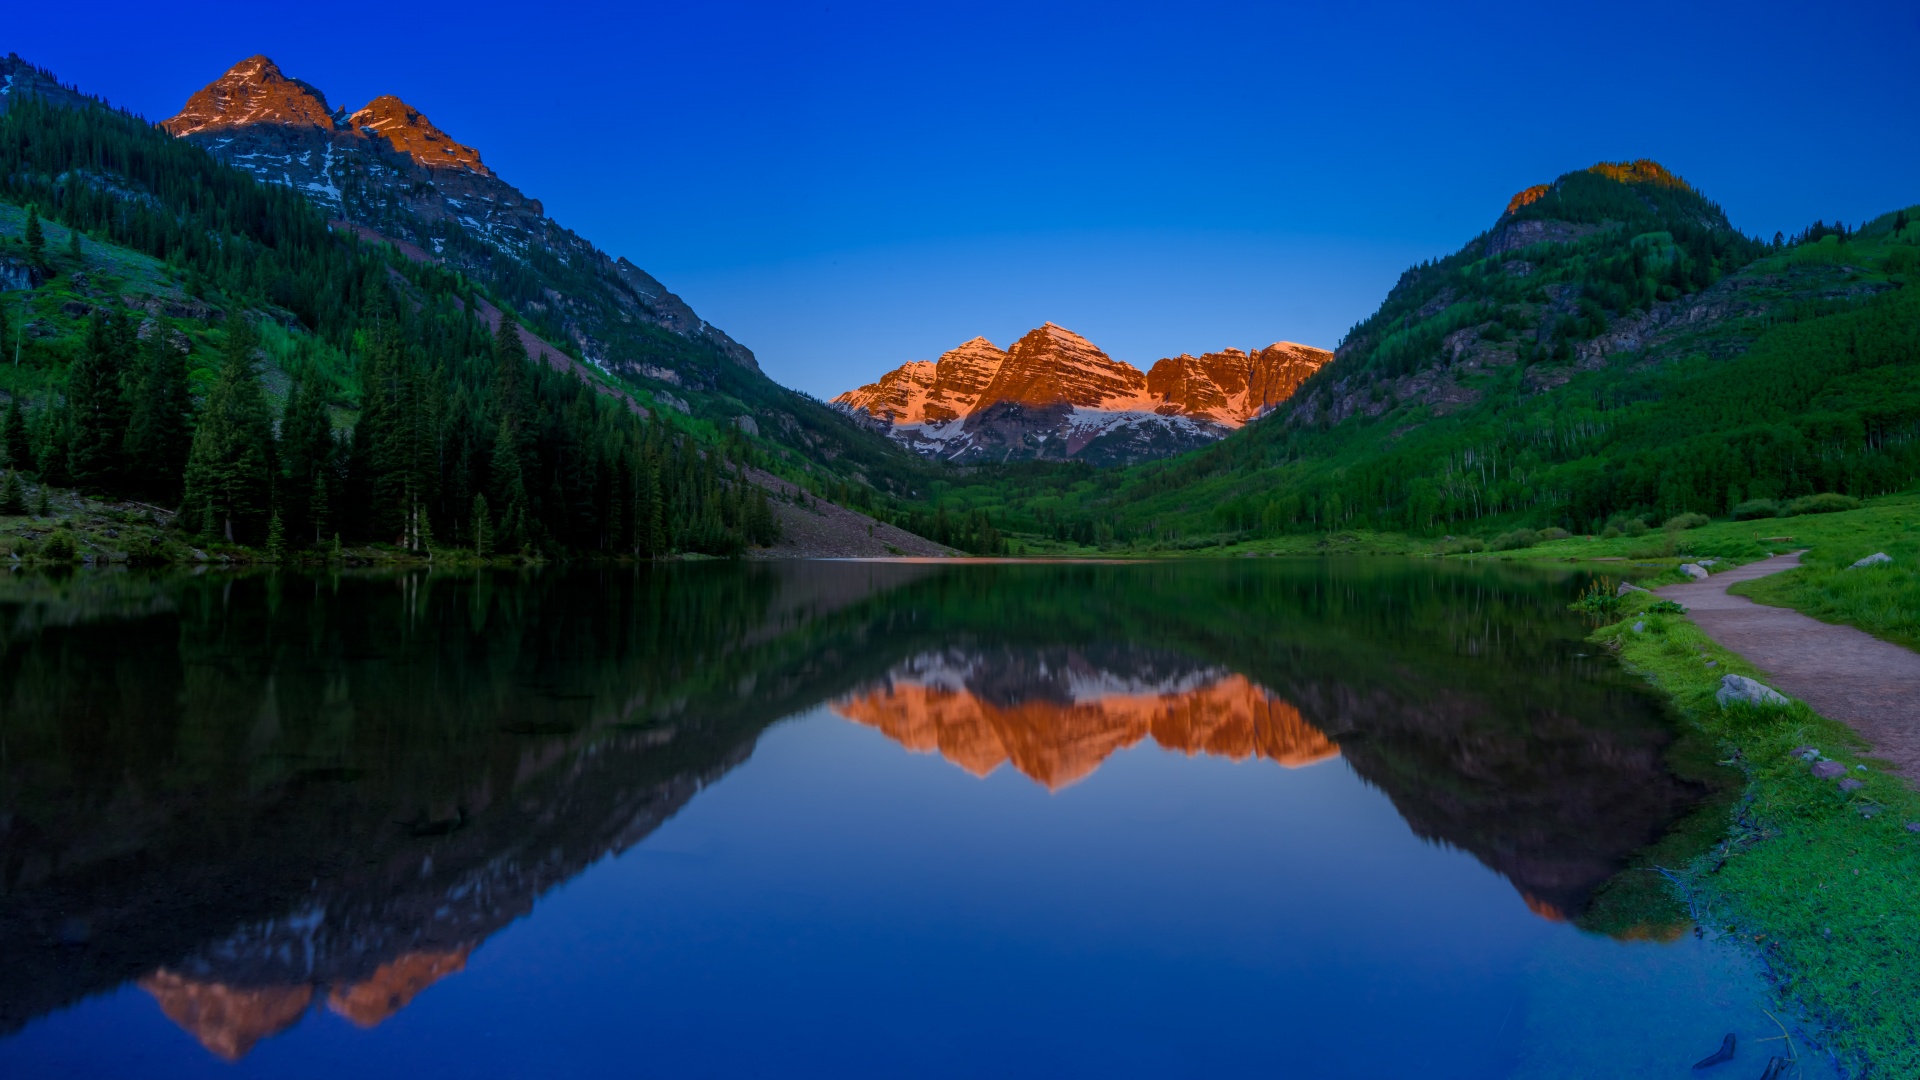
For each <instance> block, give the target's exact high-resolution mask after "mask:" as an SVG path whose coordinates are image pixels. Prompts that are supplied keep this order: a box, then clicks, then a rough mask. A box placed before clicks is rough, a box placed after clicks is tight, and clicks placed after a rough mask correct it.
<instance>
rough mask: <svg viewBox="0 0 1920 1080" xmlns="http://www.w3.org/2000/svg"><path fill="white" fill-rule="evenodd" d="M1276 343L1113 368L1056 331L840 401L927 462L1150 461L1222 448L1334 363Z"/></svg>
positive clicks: (910, 367) (875, 385) (898, 375)
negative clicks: (1216, 444)
mask: <svg viewBox="0 0 1920 1080" xmlns="http://www.w3.org/2000/svg"><path fill="white" fill-rule="evenodd" d="M1332 355H1333V354H1331V353H1329V352H1326V351H1325V350H1321V349H1315V348H1311V347H1309V346H1306V345H1296V344H1293V343H1291V342H1278V343H1276V344H1273V345H1270V346H1268V347H1266V348H1264V349H1259V350H1256V351H1254V352H1252V353H1247V352H1243V351H1241V350H1239V349H1226V350H1223V351H1221V352H1215V353H1206V354H1203V355H1201V356H1198V357H1195V356H1191V355H1188V354H1185V353H1183V354H1181V355H1180V356H1177V357H1172V358H1168V359H1163V360H1161V361H1159V362H1158V363H1156V364H1154V365H1153V368H1152V370H1151V371H1149V372H1147V373H1145V374H1142V373H1141V371H1140V369H1139V368H1136V367H1134V366H1133V365H1132V364H1129V363H1126V362H1125V361H1122V360H1115V359H1113V358H1112V357H1110V356H1108V355H1107V354H1106V353H1105V352H1103V351H1101V350H1100V348H1099V347H1098V346H1096V345H1094V344H1093V343H1092V342H1090V341H1088V340H1087V339H1086V338H1084V337H1081V336H1080V335H1079V334H1076V333H1074V332H1073V331H1071V330H1068V329H1066V328H1065V327H1061V326H1057V325H1055V324H1053V323H1046V324H1045V325H1043V326H1041V327H1039V328H1038V329H1035V330H1032V331H1030V332H1028V333H1027V334H1026V335H1025V336H1024V337H1022V338H1020V340H1018V341H1016V342H1014V344H1013V346H1012V347H1011V348H1009V349H1008V350H1007V351H1005V352H1002V351H1000V350H999V349H998V348H997V347H995V346H994V344H993V343H992V342H990V341H988V340H986V339H985V338H974V339H973V340H972V341H969V342H967V343H966V344H964V345H961V346H959V347H958V348H956V349H953V350H951V351H949V352H947V353H945V354H943V355H942V356H941V357H940V359H939V361H938V362H928V361H925V360H918V361H913V362H911V363H908V364H904V365H902V366H900V367H898V368H895V369H894V370H893V371H890V372H888V373H887V374H885V375H883V376H881V377H880V379H879V380H878V381H876V382H872V383H869V384H867V385H866V386H862V387H860V388H858V389H856V390H849V391H847V392H846V393H844V394H841V395H840V396H838V397H836V398H834V399H833V403H834V404H835V405H837V406H839V407H840V408H842V409H844V410H846V411H848V412H849V413H852V414H855V415H857V416H860V417H865V418H868V419H870V420H872V421H875V422H877V423H879V424H880V425H881V426H882V428H883V429H885V430H886V431H887V432H888V433H889V434H891V435H892V436H893V437H894V438H895V439H896V440H897V441H899V442H901V443H902V444H904V445H906V446H909V447H912V448H913V449H915V450H918V451H920V452H921V453H925V454H929V455H933V456H938V457H942V458H946V459H948V460H953V461H960V462H967V461H1004V460H1010V459H1028V458H1033V459H1061V458H1078V459H1081V460H1088V461H1093V462H1095V463H1099V464H1109V463H1120V462H1131V461H1141V460H1145V459H1148V458H1154V457H1163V456H1166V455H1169V454H1175V453H1179V452H1181V451H1183V450H1189V449H1192V448H1194V447H1196V446H1201V445H1205V444H1206V443H1209V442H1212V441H1213V440H1215V439H1218V438H1220V437H1222V436H1224V435H1226V434H1227V433H1228V432H1230V431H1232V430H1233V429H1234V428H1237V427H1239V426H1240V425H1242V424H1244V423H1246V422H1247V421H1249V420H1252V419H1255V418H1257V417H1259V416H1260V415H1261V414H1262V413H1264V412H1265V411H1266V410H1268V409H1271V408H1272V407H1273V406H1274V405H1276V404H1278V403H1280V402H1282V401H1285V400H1286V399H1287V397H1288V396H1290V395H1291V394H1292V393H1293V392H1294V390H1296V389H1298V388H1299V386H1300V384H1301V383H1302V382H1304V381H1305V380H1306V379H1307V377H1308V376H1310V375H1312V374H1313V373H1314V372H1315V371H1317V370H1319V368H1320V366H1321V365H1322V364H1325V363H1326V362H1327V361H1328V360H1330V359H1331V358H1332Z"/></svg>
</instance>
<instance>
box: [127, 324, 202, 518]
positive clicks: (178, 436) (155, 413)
mask: <svg viewBox="0 0 1920 1080" xmlns="http://www.w3.org/2000/svg"><path fill="white" fill-rule="evenodd" d="M140 353H141V355H140V359H139V362H138V364H137V365H136V367H135V370H134V371H133V372H132V373H131V375H130V378H129V380H128V381H129V382H130V383H131V386H130V387H129V397H130V398H131V406H132V408H131V415H130V416H129V418H128V421H127V439H126V452H127V467H128V473H129V474H130V477H129V483H130V486H131V487H132V489H133V490H135V491H137V492H139V493H140V495H141V497H143V498H147V499H152V500H154V501H155V502H159V503H162V504H170V503H173V502H174V501H175V500H177V499H178V498H179V497H180V477H181V474H182V473H183V472H185V471H186V467H187V451H188V450H189V449H190V448H191V447H192V445H193V431H192V429H191V428H189V426H188V423H187V413H188V410H189V409H191V408H192V407H193V399H192V396H191V392H190V390H189V388H188V384H187V358H186V355H185V354H184V353H183V352H181V351H180V349H179V348H178V347H177V346H176V345H175V344H174V337H173V333H172V331H170V330H169V329H168V328H167V326H166V324H165V323H163V322H160V321H158V320H156V321H155V322H154V324H153V329H152V332H151V333H150V334H149V336H148V337H147V346H146V348H144V349H142V350H140Z"/></svg>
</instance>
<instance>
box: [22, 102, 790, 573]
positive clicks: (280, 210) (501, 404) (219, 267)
mask: <svg viewBox="0 0 1920 1080" xmlns="http://www.w3.org/2000/svg"><path fill="white" fill-rule="evenodd" d="M0 204H11V205H4V206H0V231H3V232H4V234H5V241H4V247H0V275H4V276H5V277H6V278H7V279H8V281H9V282H11V283H13V284H16V285H23V286H28V287H27V288H21V289H18V290H16V291H13V292H8V293H0V301H4V302H0V310H4V312H5V315H4V321H0V336H4V339H5V340H6V341H8V342H9V344H10V345H11V348H10V349H9V353H10V355H9V356H8V363H7V364H6V365H5V366H4V367H3V368H0V389H4V390H5V391H6V393H7V397H8V402H7V408H6V413H5V417H4V421H5V424H4V431H0V446H4V448H5V451H6V457H5V462H4V463H5V465H6V466H7V468H8V470H9V473H8V476H7V479H6V480H5V481H4V487H0V513H6V512H18V510H19V509H20V504H22V503H23V502H24V501H25V491H26V485H25V484H23V483H22V475H23V474H24V475H25V476H26V477H27V479H28V480H30V481H32V482H34V484H35V486H36V487H38V485H39V484H40V482H44V483H46V484H52V485H72V486H75V487H78V488H79V489H81V490H82V491H85V492H88V493H92V494H97V495H104V496H111V497H118V498H140V499H145V500H154V501H157V502H159V503H161V504H163V505H164V506H166V507H169V508H171V507H172V506H173V505H174V501H175V500H179V505H180V507H181V513H180V515H179V519H178V524H179V525H180V526H181V527H182V528H184V529H185V530H186V531H187V532H188V533H189V534H196V535H199V536H201V537H204V538H207V539H209V540H217V541H232V542H236V543H245V544H252V545H264V546H266V547H268V548H269V549H282V550H284V549H290V548H293V547H297V546H305V545H314V544H322V545H324V544H327V543H329V542H331V540H332V539H333V538H334V537H336V536H343V537H346V538H349V539H369V540H379V541H383V542H389V543H394V544H397V545H399V546H401V547H405V548H411V549H425V548H426V546H427V545H428V543H429V541H430V540H432V539H434V538H436V537H437V538H438V539H439V541H440V542H442V543H457V544H459V545H461V546H464V547H468V548H473V549H478V550H480V551H482V552H489V551H492V552H521V551H525V552H529V553H533V552H539V553H548V554H560V553H568V552H576V553H606V554H635V555H641V556H646V555H653V554H661V553H665V552H667V551H671V550H682V551H698V552H708V553H713V554H726V553H731V552H734V551H738V550H740V549H741V548H742V547H743V546H745V545H746V544H749V543H766V542H769V541H770V540H771V539H772V533H773V530H774V529H775V525H774V518H773V515H772V514H771V512H770V510H769V508H768V505H767V502H766V497H765V493H764V492H762V491H761V490H760V489H758V488H754V487H752V486H750V485H748V484H746V483H744V482H742V481H741V480H740V479H738V477H737V468H738V466H737V464H736V462H740V463H744V462H747V461H749V460H752V459H755V458H756V456H757V455H756V451H754V450H753V449H751V448H750V447H749V446H748V445H747V443H746V441H745V439H744V437H738V436H736V437H735V438H733V439H732V440H731V441H730V442H729V443H725V444H723V443H722V442H720V441H718V440H713V439H710V440H709V442H708V445H707V446H706V447H705V448H702V447H701V446H699V445H697V444H696V441H695V439H694V438H693V436H692V435H691V434H689V433H688V432H686V431H683V430H680V429H677V428H675V427H674V426H673V425H671V424H668V423H666V422H663V421H661V420H660V419H659V418H657V417H653V418H649V417H646V416H643V415H641V414H640V413H639V412H638V411H636V410H634V409H633V408H631V407H630V406H629V405H628V404H627V403H626V402H625V400H624V399H622V398H620V397H617V396H614V395H609V394H603V393H599V392H596V387H595V386H594V385H593V384H592V383H591V382H590V381H587V380H583V379H582V378H581V377H580V376H579V375H577V374H575V373H571V372H561V371H557V370H554V369H553V368H552V367H550V366H547V365H541V364H534V363H531V362H529V360H528V358H527V356H526V352H525V347H524V343H523V341H522V339H521V337H520V336H519V335H518V334H517V333H516V332H514V329H513V322H512V320H511V318H508V319H507V320H506V321H504V322H503V323H502V324H501V328H500V332H498V333H493V332H489V330H488V329H487V327H486V326H485V324H484V323H483V321H482V320H481V319H480V317H479V315H478V311H479V305H480V302H481V301H483V300H485V299H486V298H485V296H484V294H482V293H481V292H480V291H478V289H477V288H476V286H474V285H473V284H472V283H471V282H469V281H467V280H466V279H464V278H463V277H462V276H461V275H459V274H456V273H451V272H448V271H446V270H444V269H441V268H438V267H435V266H433V265H430V264H422V263H416V262H410V261H408V260H406V259H403V258H400V257H398V256H396V255H395V254H394V253H393V252H392V250H391V249H390V248H385V247H368V246H365V245H362V244H359V243H357V242H355V241H354V240H353V239H351V238H343V237H341V236H338V235H336V234H334V233H333V232H331V231H330V230H329V229H328V228H327V224H326V222H325V220H324V219H323V218H322V217H321V216H320V215H319V214H318V213H317V212H316V211H315V210H314V209H313V208H311V207H310V206H308V205H307V204H306V203H305V202H304V201H303V200H302V199H301V198H300V197H299V196H298V195H296V194H294V193H293V192H291V191H289V190H286V189H284V188H279V187H273V186H267V185H262V184H259V183H257V182H256V181H255V180H254V179H252V178H251V177H249V176H246V175H244V174H241V173H238V172H235V171H234V170H232V169H229V168H227V167H226V166H224V165H221V164H219V163H218V162H216V161H215V160H214V159H213V158H211V157H209V156H208V155H207V154H205V153H204V152H203V151H201V150H200V149H198V148H196V147H193V146H191V145H188V144H185V143H182V142H178V141H176V140H174V139H172V138H169V137H168V136H167V135H165V134H163V133H161V132H159V131H157V130H155V129H153V128H151V127H149V126H148V125H147V124H145V123H144V122H142V121H140V120H139V119H137V118H135V117H131V116H128V115H125V114H123V113H116V112H113V111H110V110H107V109H105V108H101V107H98V106H88V107H80V108H69V107H61V106H58V105H53V104H48V103H46V102H44V101H42V100H39V99H36V98H32V97H27V98H24V99H20V98H16V99H15V100H13V101H12V102H11V103H10V107H9V108H8V109H7V110H6V112H5V113H4V115H0ZM22 208H24V209H22ZM263 374H264V376H265V378H264V379H263V378H262V375H263ZM39 492H40V494H39V496H38V497H39V498H41V499H44V498H45V493H44V492H45V489H44V487H39ZM4 504H11V505H4Z"/></svg>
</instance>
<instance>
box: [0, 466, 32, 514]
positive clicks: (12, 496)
mask: <svg viewBox="0 0 1920 1080" xmlns="http://www.w3.org/2000/svg"><path fill="white" fill-rule="evenodd" d="M26 512H27V489H26V488H25V487H24V486H22V485H21V483H20V470H19V469H9V470H7V482H6V483H5V484H4V485H0V516H4V517H20V516H22V515H24V514H25V513H26Z"/></svg>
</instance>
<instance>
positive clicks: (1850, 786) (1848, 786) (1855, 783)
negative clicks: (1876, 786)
mask: <svg viewBox="0 0 1920 1080" xmlns="http://www.w3.org/2000/svg"><path fill="white" fill-rule="evenodd" d="M1866 786H1867V784H1866V781H1864V780H1855V779H1854V778H1853V777H1851V776H1849V777H1847V778H1846V779H1845V780H1842V781H1840V784H1839V787H1840V790H1841V791H1859V790H1860V789H1861V788H1863V787H1866Z"/></svg>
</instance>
